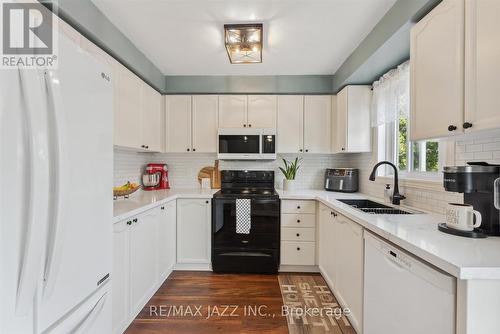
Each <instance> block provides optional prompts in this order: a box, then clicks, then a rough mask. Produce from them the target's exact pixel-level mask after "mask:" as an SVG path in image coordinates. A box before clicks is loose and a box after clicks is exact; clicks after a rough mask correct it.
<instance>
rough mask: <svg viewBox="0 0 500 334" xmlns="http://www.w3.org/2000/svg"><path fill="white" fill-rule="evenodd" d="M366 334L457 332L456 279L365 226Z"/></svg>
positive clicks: (364, 314) (449, 333) (364, 309)
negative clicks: (376, 235) (373, 233)
mask: <svg viewBox="0 0 500 334" xmlns="http://www.w3.org/2000/svg"><path fill="white" fill-rule="evenodd" d="M364 239H365V280H364V302H363V334H423V333H425V334H454V333H455V300H456V298H455V295H456V279H455V278H454V277H452V276H449V275H448V274H446V273H444V272H442V271H439V270H438V269H435V268H433V267H431V266H430V265H428V264H425V263H424V262H422V261H420V260H418V259H416V258H415V257H414V256H412V255H409V254H408V253H406V252H404V251H402V250H401V249H399V248H397V247H395V246H393V245H390V244H388V243H387V242H385V241H382V239H379V238H378V237H375V236H374V235H372V234H370V233H368V232H366V231H365V237H364Z"/></svg>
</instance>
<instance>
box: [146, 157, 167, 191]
mask: <svg viewBox="0 0 500 334" xmlns="http://www.w3.org/2000/svg"><path fill="white" fill-rule="evenodd" d="M142 184H143V189H144V190H161V189H170V185H169V184H168V168H167V164H163V163H151V164H147V165H146V168H145V169H144V174H142Z"/></svg>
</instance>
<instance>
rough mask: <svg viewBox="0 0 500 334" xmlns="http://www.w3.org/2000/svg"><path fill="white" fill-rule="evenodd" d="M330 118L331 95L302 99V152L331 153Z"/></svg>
mask: <svg viewBox="0 0 500 334" xmlns="http://www.w3.org/2000/svg"><path fill="white" fill-rule="evenodd" d="M331 117H332V97H331V95H318V96H316V95H310V96H305V97H304V152H306V153H307V152H309V153H330V152H331V147H330V146H331ZM278 140H279V138H278Z"/></svg>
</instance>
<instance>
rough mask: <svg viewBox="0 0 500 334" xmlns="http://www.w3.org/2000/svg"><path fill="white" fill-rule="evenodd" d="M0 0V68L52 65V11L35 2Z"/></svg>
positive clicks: (53, 59) (53, 56)
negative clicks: (0, 5)
mask: <svg viewBox="0 0 500 334" xmlns="http://www.w3.org/2000/svg"><path fill="white" fill-rule="evenodd" d="M1 2H2V13H1V18H2V24H1V29H2V34H1V36H2V43H1V45H2V63H1V67H2V68H13V67H54V61H55V60H56V59H57V57H56V56H55V55H54V35H55V34H54V31H56V30H55V29H54V19H53V14H52V12H51V11H50V10H49V9H47V8H46V7H45V6H43V5H42V4H40V3H35V2H22V1H16V2H9V1H1Z"/></svg>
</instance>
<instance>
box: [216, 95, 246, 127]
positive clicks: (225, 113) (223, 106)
mask: <svg viewBox="0 0 500 334" xmlns="http://www.w3.org/2000/svg"><path fill="white" fill-rule="evenodd" d="M247 107H248V105H247V96H246V95H220V96H219V127H220V128H242V127H245V128H246V127H247V124H248V122H247Z"/></svg>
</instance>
